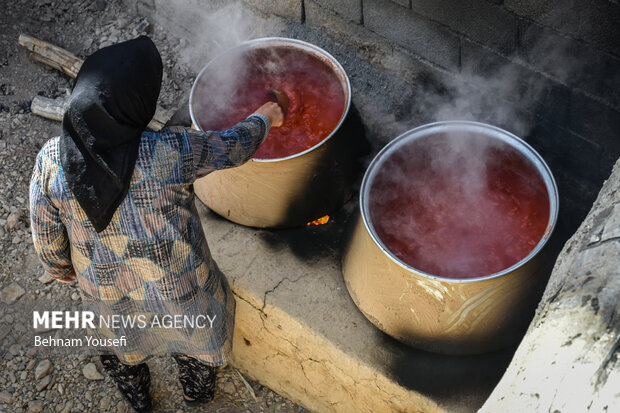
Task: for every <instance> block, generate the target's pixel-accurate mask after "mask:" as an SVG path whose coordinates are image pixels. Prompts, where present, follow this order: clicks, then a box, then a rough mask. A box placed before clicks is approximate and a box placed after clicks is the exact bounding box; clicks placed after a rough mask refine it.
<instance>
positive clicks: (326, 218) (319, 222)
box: [306, 215, 329, 227]
mask: <svg viewBox="0 0 620 413" xmlns="http://www.w3.org/2000/svg"><path fill="white" fill-rule="evenodd" d="M327 222H329V215H325V216H324V217H321V218H319V219H315V220H314V221H310V222H308V223H307V224H306V226H307V227H310V226H313V225H323V224H327Z"/></svg>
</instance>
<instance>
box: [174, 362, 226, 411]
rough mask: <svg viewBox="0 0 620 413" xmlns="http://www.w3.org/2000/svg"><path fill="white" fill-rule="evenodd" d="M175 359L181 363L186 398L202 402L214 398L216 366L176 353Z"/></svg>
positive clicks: (180, 376)
mask: <svg viewBox="0 0 620 413" xmlns="http://www.w3.org/2000/svg"><path fill="white" fill-rule="evenodd" d="M174 360H175V361H176V362H177V364H178V365H179V381H180V382H181V386H182V387H183V393H184V394H185V396H187V398H186V400H188V401H189V399H193V400H195V401H197V402H202V403H204V402H210V401H211V400H213V396H214V395H215V376H216V368H215V367H211V366H209V365H207V364H205V363H203V362H201V361H199V360H196V359H195V358H193V357H189V356H185V355H176V356H174Z"/></svg>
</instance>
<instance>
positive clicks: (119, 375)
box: [100, 355, 151, 413]
mask: <svg viewBox="0 0 620 413" xmlns="http://www.w3.org/2000/svg"><path fill="white" fill-rule="evenodd" d="M100 359H101V364H103V368H104V369H105V371H107V372H108V374H109V375H110V377H112V379H114V382H115V383H116V386H117V387H118V389H119V390H120V392H121V393H122V394H123V396H124V397H125V399H126V400H127V401H128V402H129V403H130V404H131V407H132V408H133V409H134V410H135V411H136V412H140V413H142V412H148V411H149V410H150V409H151V395H150V394H149V385H150V384H151V374H150V372H149V366H147V365H146V364H145V363H142V364H138V365H135V366H131V365H128V364H123V363H121V361H120V360H119V359H118V357H116V356H114V355H103V356H100Z"/></svg>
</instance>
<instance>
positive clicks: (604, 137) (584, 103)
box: [566, 91, 620, 166]
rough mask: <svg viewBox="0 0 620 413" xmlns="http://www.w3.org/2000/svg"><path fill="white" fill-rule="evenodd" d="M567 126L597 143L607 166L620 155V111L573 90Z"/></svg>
mask: <svg viewBox="0 0 620 413" xmlns="http://www.w3.org/2000/svg"><path fill="white" fill-rule="evenodd" d="M566 126H567V128H568V129H570V130H571V131H573V132H574V133H576V134H578V135H581V136H585V137H586V138H587V139H589V140H591V141H593V142H596V143H597V144H599V145H600V146H601V147H602V148H603V151H604V157H605V158H606V162H607V164H608V165H607V166H609V163H613V162H614V161H615V160H616V159H618V158H619V157H620V112H619V111H617V110H615V109H613V108H610V107H609V106H607V105H604V104H602V103H600V102H597V101H596V100H594V99H592V98H590V97H588V96H586V95H584V94H583V93H581V92H579V91H573V93H572V94H571V97H570V112H569V115H568V118H567V125H566Z"/></svg>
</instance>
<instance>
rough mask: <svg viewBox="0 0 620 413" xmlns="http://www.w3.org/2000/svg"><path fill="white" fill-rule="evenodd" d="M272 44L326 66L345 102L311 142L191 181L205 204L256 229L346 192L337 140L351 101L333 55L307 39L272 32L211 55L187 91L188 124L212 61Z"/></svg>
mask: <svg viewBox="0 0 620 413" xmlns="http://www.w3.org/2000/svg"><path fill="white" fill-rule="evenodd" d="M274 47H277V48H282V47H284V48H294V49H296V50H298V51H301V52H304V53H308V54H310V55H312V56H314V57H316V58H318V59H320V60H321V61H323V62H324V63H326V64H327V65H328V66H329V67H330V68H332V69H333V72H334V74H335V75H336V76H337V77H338V79H339V80H340V83H341V85H342V89H343V92H344V97H345V107H343V108H342V116H341V118H340V122H339V124H338V125H337V127H336V128H335V129H334V130H333V131H332V132H331V133H330V134H329V136H327V137H326V138H325V139H323V140H322V141H321V142H319V143H318V144H316V145H315V146H313V147H311V148H309V149H307V150H305V151H303V152H300V153H297V154H294V155H291V156H287V157H283V158H277V159H252V160H250V161H249V162H247V163H246V164H244V165H242V166H240V167H237V168H231V169H225V170H221V171H216V172H213V173H211V174H209V175H207V176H206V177H204V178H201V179H199V180H197V181H196V182H195V184H194V190H195V192H196V195H197V196H198V198H199V199H200V200H201V201H202V202H204V203H205V204H206V205H207V206H208V207H209V208H210V209H212V210H213V211H215V212H216V213H218V214H219V215H221V216H222V217H224V218H226V219H229V220H231V221H233V222H236V223H238V224H242V225H247V226H252V227H259V228H273V227H290V226H298V225H303V224H305V223H307V222H309V221H312V220H314V219H316V218H320V217H322V216H324V215H326V214H328V213H330V212H331V211H333V210H334V209H337V208H338V207H340V206H341V205H342V204H343V203H344V202H345V201H346V200H347V199H348V198H349V197H350V195H351V192H352V191H351V188H350V186H351V181H352V179H351V178H350V176H351V173H350V170H349V169H348V168H350V163H351V162H350V159H347V157H349V153H347V151H346V150H343V148H342V142H340V141H342V139H344V138H342V136H341V135H343V133H340V129H341V126H342V125H343V123H344V122H345V118H347V114H348V113H349V107H350V104H351V86H350V84H349V78H348V77H347V74H346V73H345V71H344V69H343V68H342V66H341V65H340V63H338V61H337V60H336V59H334V58H333V57H332V56H331V55H330V54H329V53H327V52H326V51H324V50H322V49H321V48H319V47H317V46H314V45H312V44H310V43H306V42H303V41H300V40H295V39H287V38H277V37H272V38H261V39H254V40H250V41H248V42H245V43H242V44H240V45H239V46H236V47H234V48H232V49H230V50H228V51H227V52H225V53H223V54H222V55H220V56H218V57H216V58H215V59H213V60H212V61H211V62H209V63H208V64H207V65H206V66H205V67H204V69H202V71H201V72H200V74H199V75H198V76H197V78H196V80H195V82H194V85H193V87H192V91H191V94H190V103H189V104H190V116H191V118H192V122H193V124H194V127H198V125H199V122H198V121H197V119H196V114H195V113H194V112H195V111H194V107H195V105H196V101H197V99H200V96H199V93H198V86H197V85H199V84H200V81H201V78H202V77H203V76H204V75H205V74H206V73H208V71H209V70H210V69H211V68H212V66H214V65H217V64H218V62H219V61H222V60H223V59H228V58H231V56H236V55H241V54H242V53H243V52H244V51H247V50H249V49H254V48H274ZM349 152H350V151H349Z"/></svg>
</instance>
